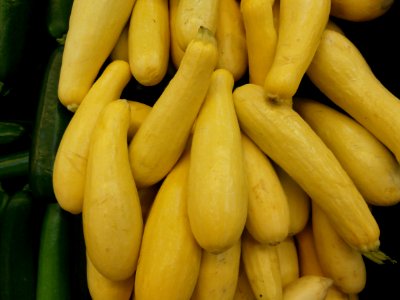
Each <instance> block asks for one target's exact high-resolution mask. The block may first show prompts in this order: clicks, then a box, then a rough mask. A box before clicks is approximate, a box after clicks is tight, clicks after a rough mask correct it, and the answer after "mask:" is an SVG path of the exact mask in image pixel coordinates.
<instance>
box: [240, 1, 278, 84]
mask: <svg viewBox="0 0 400 300" xmlns="http://www.w3.org/2000/svg"><path fill="white" fill-rule="evenodd" d="M273 3H274V1H272V0H242V1H240V11H241V13H242V16H243V23H244V28H245V32H246V47H247V60H248V71H249V81H250V82H251V83H254V84H258V85H261V86H263V85H264V80H265V77H266V76H267V73H268V72H269V69H270V67H271V65H272V61H273V60H274V56H275V49H276V44H277V40H278V33H277V28H275V24H274V17H273V9H272V6H273Z"/></svg>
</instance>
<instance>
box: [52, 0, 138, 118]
mask: <svg viewBox="0 0 400 300" xmlns="http://www.w3.org/2000/svg"><path fill="white" fill-rule="evenodd" d="M134 3H135V0H115V1H108V0H100V1H96V2H93V1H91V0H76V1H74V2H73V4H72V8H71V14H70V18H69V28H68V33H67V36H66V39H65V46H64V54H63V60H62V65H61V71H60V81H59V85H58V97H59V99H60V101H61V103H62V104H63V105H64V106H65V107H67V108H68V109H69V110H70V111H72V112H75V111H76V109H77V108H78V106H79V105H80V103H81V102H82V100H83V98H84V97H85V96H86V94H87V93H88V91H89V89H90V88H91V86H92V85H93V83H94V82H95V80H96V78H97V76H98V73H99V71H100V69H101V67H102V66H103V65H104V63H106V60H107V58H108V57H109V55H110V54H111V52H112V50H113V49H114V47H115V45H116V43H117V41H118V38H119V36H120V34H121V32H122V31H123V29H124V27H125V25H126V23H127V21H128V19H129V17H130V15H131V12H132V8H133V5H134Z"/></svg>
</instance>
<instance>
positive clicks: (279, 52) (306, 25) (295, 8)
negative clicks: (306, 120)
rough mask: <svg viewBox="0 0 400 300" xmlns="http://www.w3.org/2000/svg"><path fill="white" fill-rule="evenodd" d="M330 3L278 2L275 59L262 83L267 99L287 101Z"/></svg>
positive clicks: (313, 0)
mask: <svg viewBox="0 0 400 300" xmlns="http://www.w3.org/2000/svg"><path fill="white" fill-rule="evenodd" d="M330 7H331V0H304V1H297V0H281V1H280V9H279V11H280V13H279V27H278V37H279V38H278V41H277V44H276V49H275V56H274V59H273V62H272V64H271V66H270V69H269V72H268V74H267V75H266V78H265V80H264V82H263V86H264V88H265V91H266V92H267V95H268V97H271V98H275V99H281V100H285V99H289V98H292V97H293V96H294V95H295V93H296V92H297V90H298V88H299V85H300V82H301V80H302V78H303V76H304V75H305V73H306V70H307V68H308V66H309V64H310V63H311V60H312V58H313V55H314V53H315V51H316V50H317V48H318V44H319V42H320V39H321V35H322V33H323V31H324V29H325V26H326V24H327V23H328V20H329V12H330Z"/></svg>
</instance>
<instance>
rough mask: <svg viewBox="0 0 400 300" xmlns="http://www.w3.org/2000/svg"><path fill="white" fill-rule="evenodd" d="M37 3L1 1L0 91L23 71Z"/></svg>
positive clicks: (24, 0) (21, 0)
mask: <svg viewBox="0 0 400 300" xmlns="http://www.w3.org/2000/svg"><path fill="white" fill-rule="evenodd" d="M34 5H35V1H31V0H0V91H1V89H2V86H3V84H4V83H7V82H8V81H10V80H13V79H15V77H16V76H17V75H18V72H20V71H21V70H23V68H22V65H23V64H22V62H23V60H24V55H25V53H26V51H29V48H27V42H28V40H29V33H30V29H31V28H30V27H31V25H32V23H33V21H34V19H33V17H34V15H33V9H34Z"/></svg>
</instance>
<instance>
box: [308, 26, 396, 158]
mask: <svg viewBox="0 0 400 300" xmlns="http://www.w3.org/2000/svg"><path fill="white" fill-rule="evenodd" d="M307 75H308V77H309V78H310V79H311V81H312V82H313V84H314V85H315V86H316V87H317V88H318V89H319V90H320V91H321V92H322V93H324V94H325V95H326V96H327V97H328V98H329V99H330V100H331V101H333V102H334V103H335V104H336V105H337V106H339V107H340V108H342V109H343V110H344V111H346V112H347V113H348V114H349V115H350V116H352V117H353V118H354V119H355V120H356V121H358V122H359V123H360V124H361V125H363V126H364V127H365V128H366V129H368V130H369V131H370V132H371V133H372V134H373V135H375V136H376V137H377V138H378V139H379V140H380V141H381V142H382V143H383V144H384V145H385V146H386V147H388V148H389V149H390V150H391V151H392V152H393V153H394V155H395V156H396V158H397V160H400V135H399V134H398V132H399V129H400V118H399V116H400V99H399V98H397V97H396V96H395V95H394V94H393V93H391V92H390V91H389V90H388V89H387V88H386V87H385V86H384V85H383V84H382V83H381V82H380V81H379V79H378V78H377V77H376V76H375V75H374V73H373V72H372V70H371V68H370V67H369V65H368V63H367V61H366V60H365V58H364V57H363V55H362V53H361V52H360V51H359V50H358V49H357V47H356V46H355V45H354V44H353V43H352V41H350V40H349V39H348V38H347V37H346V36H344V35H343V34H340V33H338V32H336V31H333V30H329V29H327V30H325V31H324V34H323V35H322V39H321V42H320V45H319V47H318V50H317V51H316V53H315V56H314V58H313V60H312V62H311V64H310V66H309V68H308V70H307Z"/></svg>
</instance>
